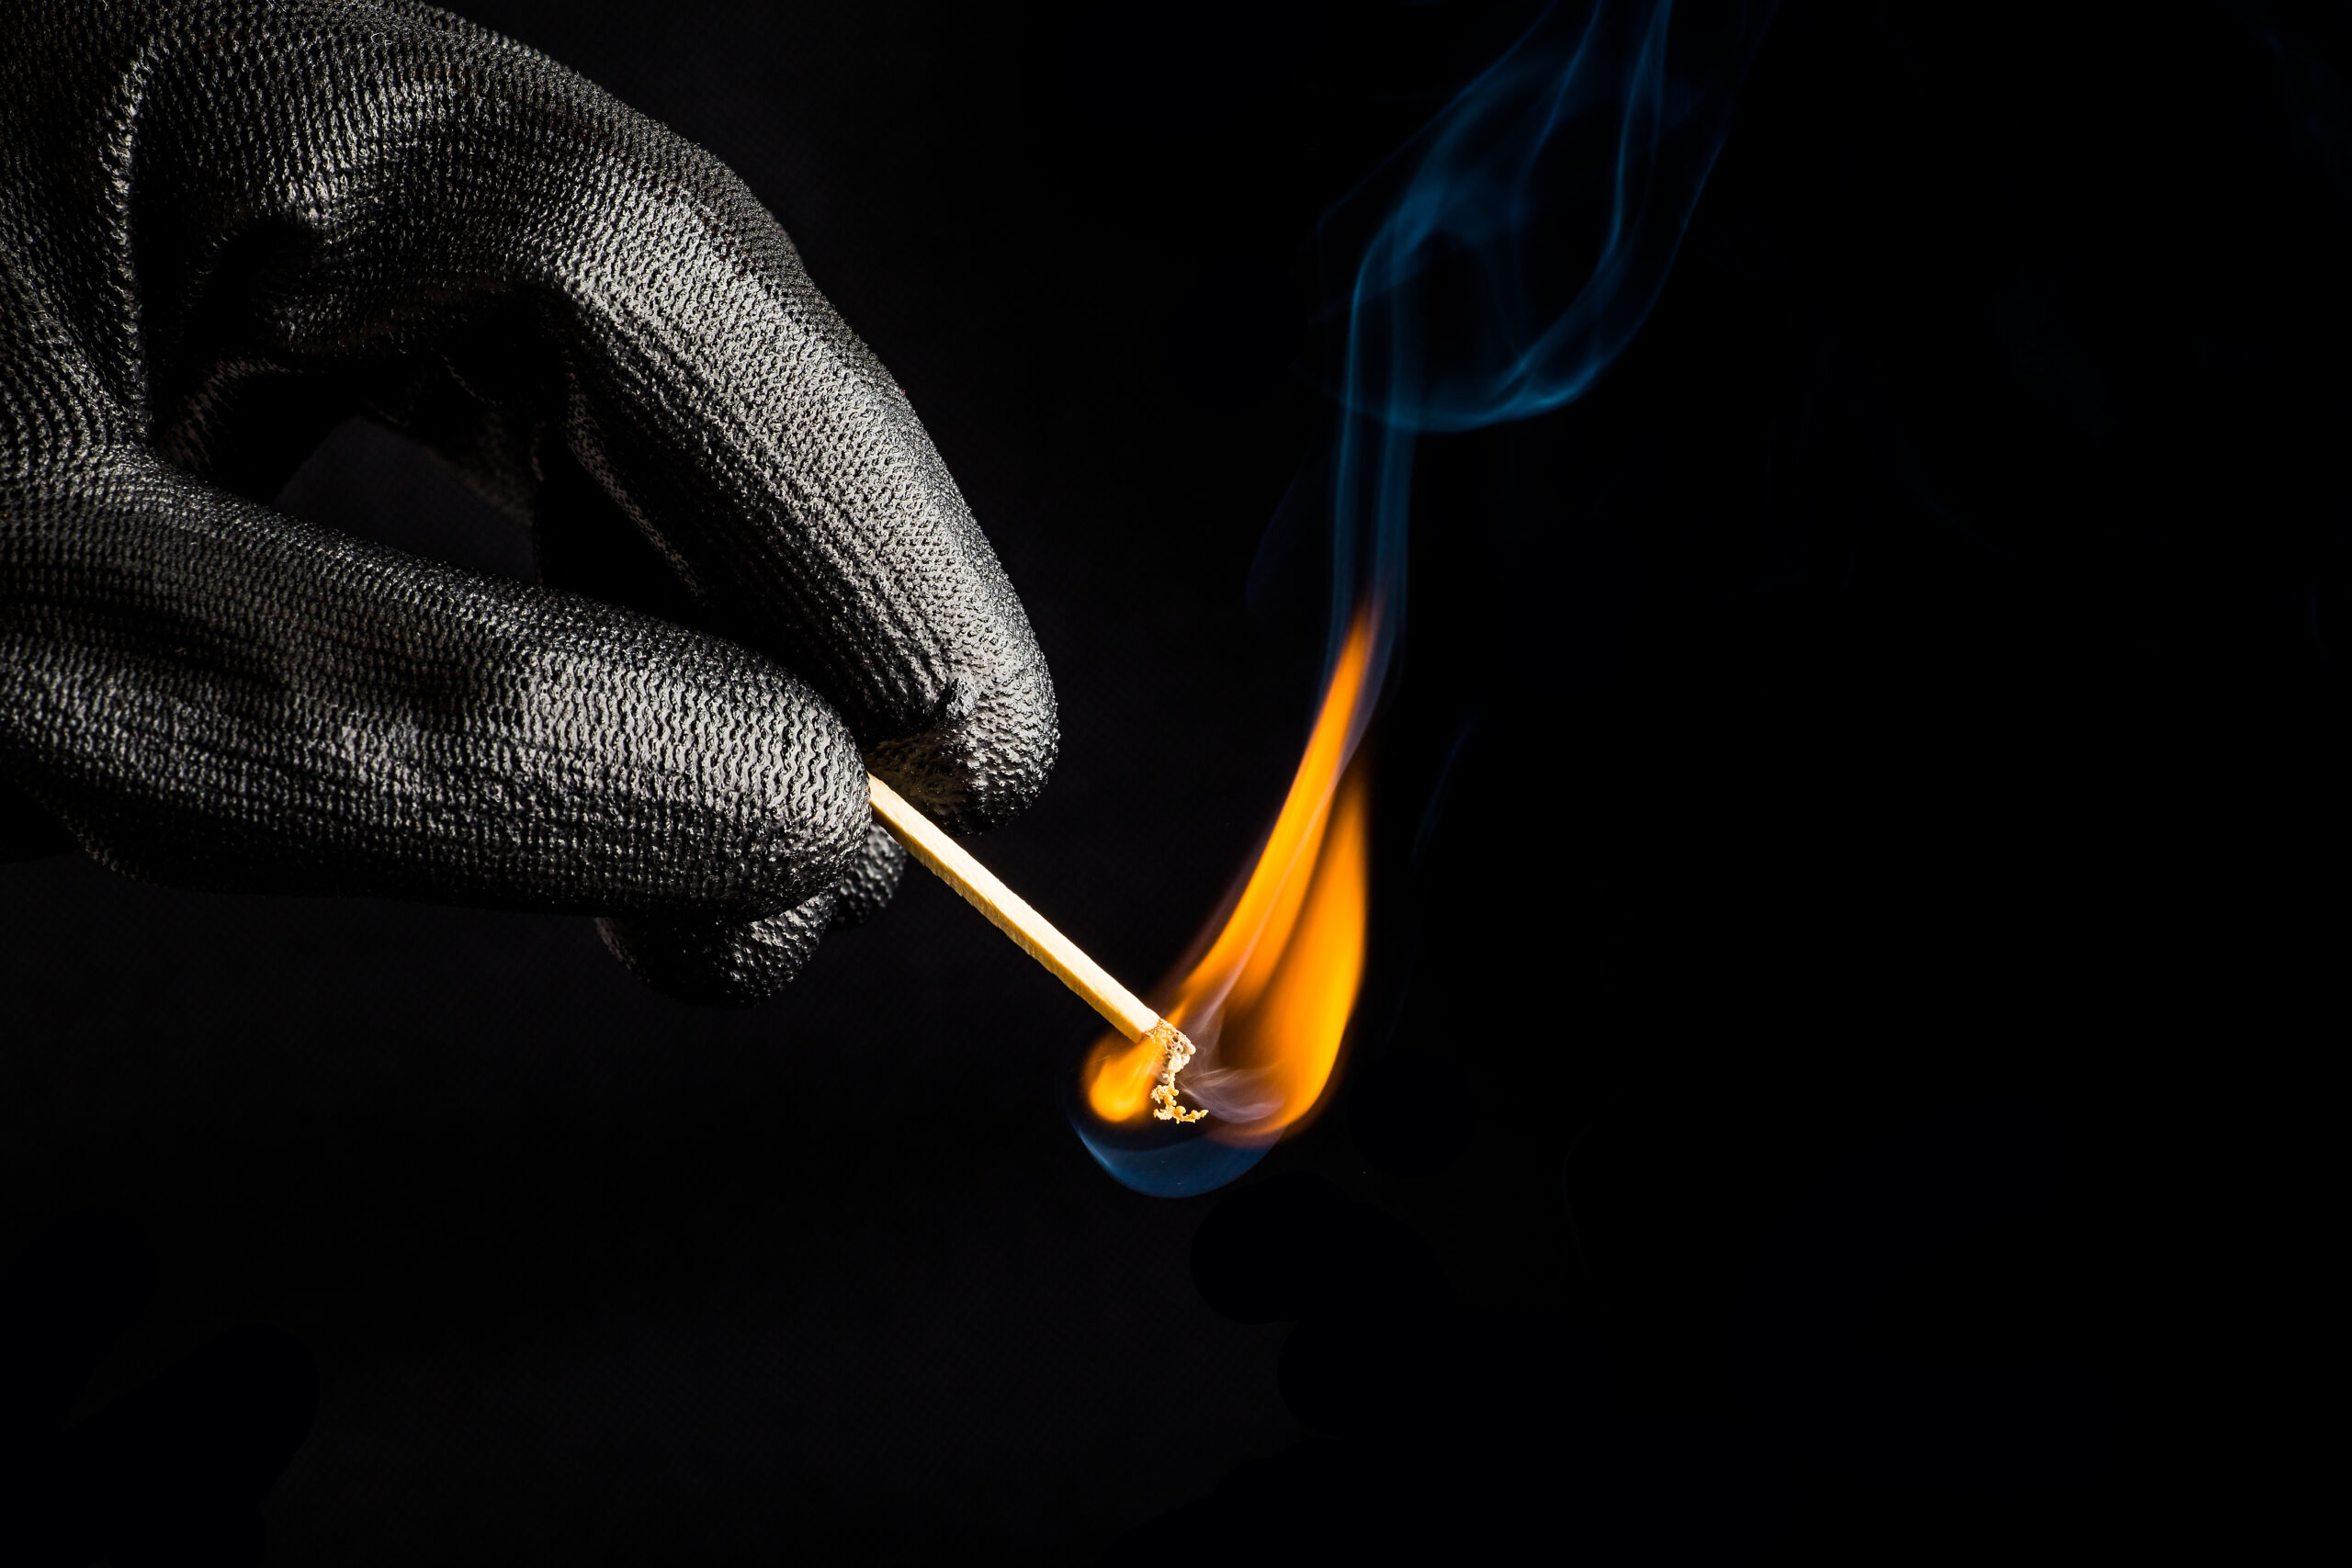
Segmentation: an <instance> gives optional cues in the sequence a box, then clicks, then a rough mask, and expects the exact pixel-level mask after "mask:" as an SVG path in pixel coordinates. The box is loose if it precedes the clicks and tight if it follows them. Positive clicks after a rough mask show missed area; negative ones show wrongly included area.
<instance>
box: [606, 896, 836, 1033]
mask: <svg viewBox="0 0 2352 1568" xmlns="http://www.w3.org/2000/svg"><path fill="white" fill-rule="evenodd" d="M837 902H838V895H837V893H836V891H835V890H834V889H833V888H831V887H828V888H826V889H825V890H824V891H823V892H821V893H820V894H818V895H817V896H816V897H813V898H810V899H808V900H807V901H806V902H804V903H800V904H796V905H794V906H793V907H792V908H788V909H783V910H779V911H777V912H776V913H775V914H773V915H767V916H763V917H762V918H761V919H755V920H734V919H724V918H718V919H697V918H688V919H620V918H616V917H610V916H608V917H606V918H605V919H600V920H598V921H597V922H596V930H597V933H598V934H599V935H601V936H602V937H603V938H604V939H605V946H606V947H607V948H609V949H611V950H612V953H613V956H614V957H616V958H618V959H619V960H620V961H621V964H622V966H623V967H625V968H627V969H628V972H629V973H630V974H632V975H635V976H637V977H638V978H639V979H640V980H642V981H644V982H645V983H646V984H647V985H649V986H650V987H653V988H654V989H655V990H657V991H660V992H662V994H663V995H665V996H669V997H672V998H675V999H677V1000H679V1001H682V1002H691V1003H694V1004H695V1005H696V1006H700V1007H720V1008H748V1007H756V1006H758V1005H759V1004H760V1003H761V1002H763V1001H765V1000H767V999H768V998H770V997H773V996H775V994H776V993H777V992H778V991H781V990H783V989H784V988H785V987H786V986H788V985H790V984H791V983H792V981H793V979H794V978H795V977H796V976H798V975H799V973H800V971H801V968H802V966H803V965H805V964H807V963H808V962H809V954H810V953H814V952H815V951H816V950H817V943H818V942H820V940H822V939H823V937H824V934H825V931H826V930H827V928H828V925H829V922H831V919H832V916H833V907H834V905H835V904H836V903H837Z"/></svg>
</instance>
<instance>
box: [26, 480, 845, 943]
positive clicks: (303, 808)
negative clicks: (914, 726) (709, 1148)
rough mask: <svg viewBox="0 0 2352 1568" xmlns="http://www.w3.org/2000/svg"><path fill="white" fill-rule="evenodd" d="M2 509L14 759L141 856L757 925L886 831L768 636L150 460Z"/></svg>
mask: <svg viewBox="0 0 2352 1568" xmlns="http://www.w3.org/2000/svg"><path fill="white" fill-rule="evenodd" d="M142 458H143V460H142ZM0 502H8V504H6V505H0V513H6V516H5V518H0V581H6V582H7V583H8V584H9V585H10V592H8V594H7V595H6V598H5V602H0V761H5V762H6V770H7V773H8V779H9V782H10V783H11V784H13V785H14V786H16V787H17V788H18V789H20V790H22V791H23V792H24V793H25V794H26V795H30V796H31V797H33V798H34V799H35V800H36V801H38V802H39V803H40V805H41V806H42V807H44V808H46V809H47V810H48V811H49V813H50V814H51V815H52V816H54V817H55V818H57V819H58V820H59V821H60V822H62V823H63V824H64V825H65V826H66V828H67V829H70V830H71V831H72V832H73V834H74V837H75V838H76V839H77V840H80V842H81V843H82V845H83V847H84V848H85V849H86V850H88V851H89V852H91V853H92V854H93V855H94V856H96V857H97V858H98V859H99V860H101V861H102V862H104V863H107V864H109V865H111V866H113V867H114V868H115V869H117V870H119V871H123V872H126V873H129V874H133V875H139V876H144V877H147V878H149V879H151V880H154V881H158V882H164V883H169V884H174V885H177V886H200V887H218V888H227V889H236V890H242V891H251V892H311V893H372V894H377V895H381V896H385V897H412V898H424V899H431V900H435V901H438V902H448V903H462V904H477V905H487V906H492V907H504V908H528V909H541V910H555V911H570V912H575V913H593V914H606V913H611V914H621V915H628V916H635V917H640V918H647V919H679V918H686V917H699V918H718V917H724V918H731V919H751V918H756V917H760V916H765V915H770V914H773V913H775V912H776V911H778V910H781V909H785V908H789V907H792V906H794V905H797V904H799V903H801V902H802V901H804V900H806V899H808V898H809V897H811V896H813V895H815V894H818V893H820V891H822V890H824V889H826V888H827V887H829V886H831V884H832V883H833V882H834V881H835V879H837V878H838V877H839V876H840V874H841V873H842V868H843V867H844V866H845V865H846V864H847V863H848V862H849V859H850V856H851V855H852V854H853V852H855V851H856V849H857V848H858V846H859V845H860V844H861V843H862V842H863V841H864V840H865V830H866V824H867V822H868V820H869V819H870V813H869V811H868V808H867V804H866V793H865V773H864V771H863V770H862V769H861V767H860V766H859V760H858V754H857V750H856V748H855V745H854V742H853V741H852V740H851V738H850V736H849V733H848V731H847V730H846V729H845V728H843V727H842V723H841V721H840V720H839V719H838V718H837V717H835V716H834V715H833V714H832V713H831V710H830V709H829V708H828V707H827V706H826V705H825V703H824V701H823V700H822V699H821V698H820V697H819V696H818V695H817V694H815V693H813V692H811V691H810V690H809V688H808V687H807V686H806V685H804V684H803V683H802V682H799V681H798V680H797V679H795V678H794V677H793V676H792V675H791V674H790V673H789V672H788V671H785V670H784V669H782V668H781V667H780V666H778V665H776V664H775V663H774V662H773V661H771V660H767V659H765V658H763V657H762V656H761V655H759V654H757V653H754V652H752V651H751V650H749V649H744V648H741V647H740V646H738V645H737V644H734V643H731V642H729V641H726V640H725V639H722V638H719V637H711V636H709V635H707V634H706V633H702V632H697V631H692V630H688V629H686V628H684V627H682V626H673V625H670V624H668V623H666V622H662V621H659V620H655V619H653V618H651V617H650V616H645V615H637V614H634V613H632V612H629V611H627V610H622V609H617V608H615V607H613V606H610V605H605V604H597V603H595V602H594V601H592V600H587V599H582V598H579V597H577V596H575V595H572V594H568V593H560V592H554V591H552V590H548V589H544V588H538V587H533V586H528V585H526V584H522V583H516V582H511V581H504V580H502V579H495V578H486V577H476V576H473V575H471V574H469V573H466V572H462V571H459V570H455V569H453V568H449V567H445V566H441V565H438V564H436V563H435V562H431V561H424V560H419V559H416V558H413V557H407V556H403V555H401V554H399V553H398V552H396V551H392V550H389V549H385V548H383V547H379V546H375V545H370V544H367V543H364V542H362V541H360V540H357V539H353V538H349V537H347V536H342V535H338V534H335V533H333V532H332V531H329V530H326V529H322V528H315V527H312V526H311V525H307V524H303V523H299V522H297V521H295V520H294V519H292V518H289V517H286V516H284V515H282V514H279V513H273V512H271V511H269V510H268V509H266V508H264V507H261V506H257V505H254V504H253V503H250V502H242V501H239V500H237V499H236V498H234V497H232V496H229V495H227V494H225V493H224V492H222V491H219V490H216V489H213V488H212V487H209V486H207V485H204V484H202V483H201V482H199V481H198V480H196V479H190V478H188V477H187V475H185V474H181V473H179V472H177V471H176V470H175V469H172V468H168V467H166V466H164V465H163V464H161V463H158V462H155V461H154V460H153V458H152V457H144V456H143V455H134V454H121V455H119V458H118V459H117V460H113V461H109V462H107V463H104V464H102V465H98V466H96V468H95V470H94V472H93V474H92V475H90V476H88V477H85V479H83V480H82V482H79V483H76V484H74V485H71V486H69V487H67V488H66V489H65V490H64V491H62V493H49V494H45V495H41V496H40V497H38V498H28V497H27V496H26V495H25V494H24V493H23V492H21V491H17V492H13V493H6V494H0Z"/></svg>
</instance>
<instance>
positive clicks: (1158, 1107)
mask: <svg viewBox="0 0 2352 1568" xmlns="http://www.w3.org/2000/svg"><path fill="white" fill-rule="evenodd" d="M1136 1044H1138V1045H1149V1046H1151V1047H1153V1048H1154V1049H1155V1050H1156V1051H1158V1052H1159V1087H1158V1088H1156V1089H1153V1090H1152V1091H1151V1103H1152V1106H1153V1111H1152V1112H1151V1113H1152V1115H1153V1116H1154V1117H1156V1118H1158V1119H1159V1120H1160V1121H1162V1122H1198V1121H1200V1120H1201V1119H1202V1118H1203V1117H1204V1116H1206V1115H1207V1114H1208V1112H1207V1111H1187V1110H1185V1109H1184V1108H1183V1107H1182V1105H1180V1104H1178V1103H1177V1102H1176V1075H1177V1074H1178V1073H1181V1072H1182V1071H1183V1070H1184V1068H1185V1066H1187V1065H1189V1064H1190V1063H1191V1061H1192V1060H1193V1043H1192V1041H1190V1040H1189V1039H1187V1038H1185V1035H1184V1032H1183V1031H1182V1030H1181V1029H1179V1028H1177V1027H1176V1026H1175V1025H1174V1024H1172V1023H1170V1022H1169V1021H1167V1020H1166V1019H1164V1018H1163V1019H1161V1020H1160V1021H1159V1022H1158V1023H1155V1024H1153V1025H1152V1026H1151V1027H1150V1028H1149V1029H1148V1030H1146V1031H1145V1032H1144V1036H1143V1038H1142V1039H1141V1040H1138V1041H1136Z"/></svg>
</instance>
